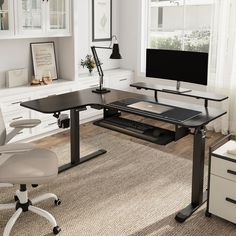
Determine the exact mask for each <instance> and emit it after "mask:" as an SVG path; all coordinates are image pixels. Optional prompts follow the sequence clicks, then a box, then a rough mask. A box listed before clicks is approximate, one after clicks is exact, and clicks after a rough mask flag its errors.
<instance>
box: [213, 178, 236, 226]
mask: <svg viewBox="0 0 236 236" xmlns="http://www.w3.org/2000/svg"><path fill="white" fill-rule="evenodd" d="M210 183H211V185H210V198H209V212H210V213H212V214H214V215H217V216H219V217H222V218H224V219H226V220H228V221H231V222H233V223H236V183H235V182H233V181H231V180H226V179H224V178H221V177H218V176H215V175H211V176H210ZM226 199H227V200H226Z"/></svg>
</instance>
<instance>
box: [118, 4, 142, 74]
mask: <svg viewBox="0 0 236 236" xmlns="http://www.w3.org/2000/svg"><path fill="white" fill-rule="evenodd" d="M119 1H120V14H121V17H120V50H121V53H122V56H123V59H122V61H121V67H122V68H126V69H131V70H134V71H137V69H138V61H139V55H140V54H139V51H140V40H141V37H140V35H141V31H140V29H141V14H140V12H141V0H119Z"/></svg>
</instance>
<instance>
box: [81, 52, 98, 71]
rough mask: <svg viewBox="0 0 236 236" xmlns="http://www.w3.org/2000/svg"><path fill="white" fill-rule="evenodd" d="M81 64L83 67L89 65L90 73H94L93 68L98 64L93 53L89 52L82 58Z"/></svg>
mask: <svg viewBox="0 0 236 236" xmlns="http://www.w3.org/2000/svg"><path fill="white" fill-rule="evenodd" d="M80 65H81V66H83V68H84V67H87V68H88V70H89V73H90V74H92V72H93V69H94V68H95V67H96V64H95V61H94V59H93V57H92V55H89V54H88V55H87V56H86V57H85V59H84V60H83V59H81V63H80Z"/></svg>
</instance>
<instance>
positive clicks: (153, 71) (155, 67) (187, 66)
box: [146, 49, 208, 92]
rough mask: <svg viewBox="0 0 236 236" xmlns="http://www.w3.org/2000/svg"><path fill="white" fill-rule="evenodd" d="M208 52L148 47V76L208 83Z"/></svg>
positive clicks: (179, 90) (178, 83)
mask: <svg viewBox="0 0 236 236" xmlns="http://www.w3.org/2000/svg"><path fill="white" fill-rule="evenodd" d="M207 74H208V53H203V52H189V51H177V50H163V49H147V54H146V77H152V78H159V79H168V80H175V81H177V87H176V91H177V92H186V91H189V90H185V91H184V90H183V91H181V89H180V81H183V82H188V83H194V84H201V85H207Z"/></svg>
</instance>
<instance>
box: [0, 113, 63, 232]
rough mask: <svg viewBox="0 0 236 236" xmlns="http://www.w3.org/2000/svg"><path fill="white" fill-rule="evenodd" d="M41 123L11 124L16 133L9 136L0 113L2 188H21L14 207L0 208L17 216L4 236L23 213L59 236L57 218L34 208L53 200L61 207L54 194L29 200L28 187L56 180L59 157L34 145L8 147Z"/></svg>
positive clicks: (0, 182) (11, 221)
mask: <svg viewBox="0 0 236 236" xmlns="http://www.w3.org/2000/svg"><path fill="white" fill-rule="evenodd" d="M40 122H41V121H40V120H38V119H24V120H19V121H15V122H12V123H11V124H10V126H11V127H12V128H13V130H12V131H11V132H10V133H9V134H7V133H6V128H5V124H4V120H3V117H2V113H1V109H0V187H11V186H13V184H20V190H18V191H17V192H16V195H15V200H16V203H13V204H0V210H3V209H13V208H15V209H16V212H15V214H14V215H13V216H12V217H11V219H10V220H9V221H8V223H7V225H6V227H5V230H4V234H3V235H4V236H8V235H9V234H10V231H11V229H12V227H13V225H14V224H15V222H16V220H17V219H18V217H19V215H20V214H21V212H22V211H28V210H30V211H32V212H35V213H36V214H39V215H41V216H43V217H45V218H46V219H48V220H49V221H50V222H51V224H52V225H53V227H54V228H53V232H54V234H57V233H59V232H60V228H59V227H58V226H57V224H56V221H55V219H54V217H53V216H52V215H51V214H49V213H48V212H46V211H44V210H41V209H38V208H36V207H33V206H32V205H31V204H36V203H38V202H41V201H43V200H46V199H48V198H54V202H55V204H56V205H59V204H60V203H61V201H60V199H58V198H57V196H56V195H55V194H52V193H48V194H44V195H42V196H39V197H38V198H36V199H33V200H31V201H30V200H29V199H28V194H27V189H26V184H32V185H38V184H41V183H45V182H48V181H49V180H51V179H53V178H55V177H56V176H57V171H58V163H57V157H56V155H55V154H54V153H53V152H51V151H47V150H44V149H37V148H36V145H34V144H31V143H13V144H7V143H8V142H9V141H10V140H11V139H12V138H13V137H15V135H16V134H17V133H18V132H20V131H21V130H22V129H24V128H33V127H35V126H37V125H38V124H40Z"/></svg>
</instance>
